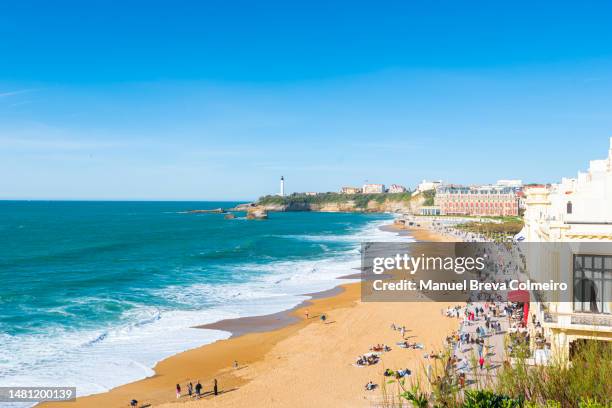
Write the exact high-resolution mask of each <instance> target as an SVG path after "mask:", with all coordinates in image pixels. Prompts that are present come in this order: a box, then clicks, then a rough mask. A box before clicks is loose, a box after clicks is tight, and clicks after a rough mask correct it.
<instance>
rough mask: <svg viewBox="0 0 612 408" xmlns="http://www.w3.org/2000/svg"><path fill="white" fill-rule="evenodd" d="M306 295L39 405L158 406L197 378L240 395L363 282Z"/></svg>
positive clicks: (419, 233) (426, 234)
mask: <svg viewBox="0 0 612 408" xmlns="http://www.w3.org/2000/svg"><path fill="white" fill-rule="evenodd" d="M379 228H380V229H381V230H384V231H387V232H395V233H397V234H398V235H406V236H410V237H412V238H414V239H415V240H416V241H438V242H440V241H449V240H451V239H450V237H446V236H441V235H439V234H436V233H433V232H431V231H427V230H423V229H408V228H402V227H399V226H397V225H395V224H387V225H384V226H382V227H379ZM358 278H359V274H358V273H357V274H355V273H353V274H349V275H346V276H342V277H339V278H337V279H340V280H341V279H358ZM306 295H307V296H310V297H311V298H310V299H308V300H304V301H303V302H301V303H300V304H298V305H296V306H295V307H293V308H291V309H288V310H284V311H280V312H277V313H272V314H268V315H262V316H245V317H240V318H235V319H224V320H220V321H218V322H214V323H211V324H205V325H201V326H195V327H197V328H206V329H214V330H221V331H226V332H229V333H231V336H230V337H229V338H227V339H224V340H218V341H215V342H213V343H209V344H205V345H202V346H199V347H197V348H194V349H190V350H187V351H184V352H181V353H178V354H175V355H172V356H170V357H168V358H165V359H163V360H161V361H159V362H158V363H157V364H156V365H155V366H154V367H153V370H154V372H155V374H154V375H153V376H151V377H146V378H143V379H140V380H136V381H134V382H130V383H127V384H124V385H120V386H118V387H115V388H113V389H111V390H109V391H106V392H103V393H98V394H92V395H88V396H83V397H79V398H77V400H76V401H73V402H69V403H57V402H54V403H53V405H50V404H49V405H47V403H42V404H39V405H37V407H47V406H49V407H63V406H65V407H97V406H105V407H115V406H116V407H125V406H126V405H127V403H128V402H129V401H130V400H131V399H132V398H135V399H137V400H138V401H139V406H140V405H141V404H142V405H143V406H146V405H147V404H151V406H158V404H166V403H168V404H169V403H171V402H172V401H173V400H175V398H174V385H175V383H176V382H177V381H178V382H180V383H181V384H182V386H183V390H184V391H185V388H186V383H188V382H190V381H191V382H193V383H194V384H195V383H196V382H197V381H198V380H199V381H201V383H202V384H203V386H204V390H206V389H208V388H210V384H211V383H212V380H213V378H216V379H218V380H219V382H220V384H221V385H222V390H223V394H227V393H230V392H232V393H233V392H234V391H238V390H239V389H240V388H241V387H243V386H245V385H246V384H248V383H249V382H251V381H252V379H251V378H248V376H245V375H244V374H245V372H243V370H248V368H249V366H250V365H251V364H257V363H261V362H262V361H264V360H265V357H266V355H268V354H269V353H270V352H271V351H272V350H273V348H274V347H275V346H277V345H278V344H279V343H281V342H283V341H286V340H288V339H291V338H292V337H299V332H300V331H302V330H303V329H305V328H307V327H308V326H310V325H312V324H313V323H316V322H318V319H317V317H318V316H319V315H320V314H321V313H326V314H328V313H330V312H334V311H335V310H339V309H340V310H345V309H346V310H348V309H352V308H353V307H355V306H356V305H357V304H358V303H359V297H360V290H359V282H355V283H344V284H339V285H337V286H335V287H334V288H332V289H328V290H325V291H321V292H316V293H309V294H305V296H306ZM436 307H438V306H436ZM306 310H308V311H309V314H310V319H308V320H306V319H305V316H304V314H305V311H306ZM440 340H442V339H440ZM235 360H237V361H238V364H239V367H238V369H234V368H233V367H232V365H233V362H234V361H235ZM209 399H210V397H206V400H207V401H208V400H209ZM185 402H187V399H185ZM192 403H194V404H197V403H198V402H195V401H194V402H192ZM190 404H191V403H190Z"/></svg>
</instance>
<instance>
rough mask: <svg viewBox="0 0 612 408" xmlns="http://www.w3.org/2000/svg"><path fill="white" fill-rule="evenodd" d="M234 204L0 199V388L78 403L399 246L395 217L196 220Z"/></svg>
mask: <svg viewBox="0 0 612 408" xmlns="http://www.w3.org/2000/svg"><path fill="white" fill-rule="evenodd" d="M235 204H237V203H233V202H69V201H66V202H44V201H32V202H28V201H0V282H1V284H0V386H7V385H21V386H23V385H45V386H49V385H61V386H76V387H77V392H78V394H79V395H85V394H91V393H96V392H102V391H105V390H108V389H110V388H112V387H115V386H117V385H120V384H123V383H126V382H129V381H133V380H136V379H139V378H143V377H145V376H149V375H152V374H153V371H152V369H151V368H152V367H153V366H154V364H155V363H156V362H157V361H159V360H161V359H163V358H165V357H168V356H170V355H172V354H175V353H177V352H180V351H183V350H186V349H189V348H193V347H196V346H199V345H202V344H206V343H210V342H212V341H215V340H218V339H222V338H226V337H228V336H229V333H226V332H222V331H216V330H202V329H194V328H192V327H193V326H194V325H199V324H204V323H211V322H214V321H218V320H221V319H226V318H233V317H242V316H250V315H260V314H266V313H272V312H277V311H280V310H284V309H287V308H290V307H293V306H295V305H296V304H298V303H300V302H301V301H302V300H304V299H306V298H307V297H306V296H304V294H305V293H312V292H314V291H320V290H324V289H328V288H331V287H333V286H335V285H336V284H337V283H338V282H337V281H336V280H335V279H336V278H337V277H339V276H342V275H348V274H351V273H354V272H355V270H354V269H353V268H356V267H358V266H359V252H358V245H359V243H360V242H361V241H366V240H370V241H375V240H379V241H380V240H387V241H388V240H395V239H397V237H396V236H395V235H394V234H391V233H387V232H383V231H380V230H379V228H378V227H379V226H380V225H382V224H384V223H387V222H388V220H389V219H390V218H391V216H390V215H386V214H344V213H306V212H303V213H299V212H293V213H272V214H270V218H269V219H268V220H265V221H247V220H245V219H244V214H240V213H238V218H236V219H233V220H225V219H224V218H223V215H222V214H193V213H187V212H186V211H188V210H190V209H210V208H218V207H224V208H227V207H232V206H234V205H235Z"/></svg>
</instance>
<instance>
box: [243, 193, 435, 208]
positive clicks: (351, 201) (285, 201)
mask: <svg viewBox="0 0 612 408" xmlns="http://www.w3.org/2000/svg"><path fill="white" fill-rule="evenodd" d="M427 199H428V197H425V196H423V195H422V194H419V195H415V196H412V195H411V194H410V193H382V194H339V193H321V194H316V195H306V194H292V195H290V196H286V197H280V196H265V197H262V198H260V199H259V200H258V201H257V202H255V203H253V204H250V206H257V207H259V208H262V209H265V210H266V211H273V212H283V211H318V212H394V213H415V212H418V209H419V208H420V207H421V206H422V205H424V204H425V203H426V201H427Z"/></svg>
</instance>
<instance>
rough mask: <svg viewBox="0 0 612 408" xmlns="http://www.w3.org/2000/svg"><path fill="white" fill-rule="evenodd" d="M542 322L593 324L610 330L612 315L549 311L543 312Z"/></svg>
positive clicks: (566, 325)
mask: <svg viewBox="0 0 612 408" xmlns="http://www.w3.org/2000/svg"><path fill="white" fill-rule="evenodd" d="M544 323H545V324H547V325H549V326H555V327H567V328H571V326H593V327H605V328H610V330H612V315H609V314H597V313H551V312H544Z"/></svg>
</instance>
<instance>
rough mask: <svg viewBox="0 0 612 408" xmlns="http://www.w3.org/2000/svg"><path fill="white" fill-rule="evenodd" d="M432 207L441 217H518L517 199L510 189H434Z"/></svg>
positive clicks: (479, 187) (462, 187)
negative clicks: (434, 194) (438, 210)
mask: <svg viewBox="0 0 612 408" xmlns="http://www.w3.org/2000/svg"><path fill="white" fill-rule="evenodd" d="M434 205H435V206H436V207H439V208H440V213H441V215H479V216H518V214H519V211H518V210H519V198H518V197H517V195H516V192H515V191H514V190H513V189H512V188H510V187H500V186H456V185H446V186H439V187H438V188H436V196H435V197H434Z"/></svg>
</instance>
